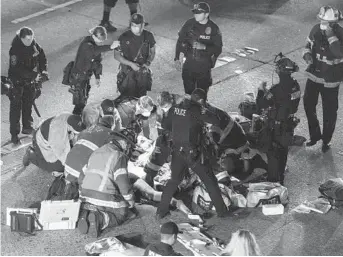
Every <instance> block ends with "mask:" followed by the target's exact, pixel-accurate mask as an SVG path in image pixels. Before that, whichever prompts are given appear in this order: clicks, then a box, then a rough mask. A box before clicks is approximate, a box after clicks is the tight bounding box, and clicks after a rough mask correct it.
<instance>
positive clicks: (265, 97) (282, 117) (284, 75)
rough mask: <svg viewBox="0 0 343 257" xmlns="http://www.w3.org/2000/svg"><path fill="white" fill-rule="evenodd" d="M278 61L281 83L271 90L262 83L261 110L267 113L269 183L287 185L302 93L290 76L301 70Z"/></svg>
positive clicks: (290, 62)
mask: <svg viewBox="0 0 343 257" xmlns="http://www.w3.org/2000/svg"><path fill="white" fill-rule="evenodd" d="M280 57H281V58H280V59H279V60H278V61H277V62H276V73H277V74H278V76H279V79H280V81H279V83H278V84H275V85H273V86H272V87H271V88H270V89H269V90H267V88H266V83H262V85H261V87H260V88H259V91H258V96H257V100H258V101H257V103H258V105H259V106H258V108H259V109H263V110H264V111H265V112H266V113H267V117H268V126H267V128H266V129H267V135H268V137H269V140H268V144H269V145H268V150H267V158H268V181H271V182H280V183H281V184H283V183H284V172H285V168H286V163H287V156H288V147H289V146H290V144H291V143H292V139H293V134H294V128H295V126H296V124H297V123H296V121H295V119H296V118H295V117H294V113H295V112H296V111H297V108H298V105H299V100H300V90H299V88H300V87H299V84H298V82H297V81H296V80H295V79H293V78H292V76H291V74H292V73H293V72H297V71H298V70H299V67H298V66H297V65H296V64H295V63H294V62H292V61H291V60H290V59H289V58H286V57H284V56H282V55H281V56H280Z"/></svg>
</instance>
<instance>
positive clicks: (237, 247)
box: [222, 229, 261, 256]
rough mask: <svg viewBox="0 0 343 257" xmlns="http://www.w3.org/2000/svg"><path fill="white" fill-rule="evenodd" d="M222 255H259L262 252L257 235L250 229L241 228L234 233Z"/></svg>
mask: <svg viewBox="0 0 343 257" xmlns="http://www.w3.org/2000/svg"><path fill="white" fill-rule="evenodd" d="M222 255H229V256H259V255H261V252H260V247H259V246H258V244H257V242H256V238H255V236H254V235H253V234H252V233H251V232H250V231H248V230H243V229H240V230H238V231H236V232H234V233H232V237H231V240H230V242H229V243H228V245H227V246H226V247H225V249H224V250H223V251H222Z"/></svg>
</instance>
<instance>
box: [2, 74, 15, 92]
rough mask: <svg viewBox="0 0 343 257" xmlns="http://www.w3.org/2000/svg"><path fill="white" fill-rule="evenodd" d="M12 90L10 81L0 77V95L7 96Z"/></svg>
mask: <svg viewBox="0 0 343 257" xmlns="http://www.w3.org/2000/svg"><path fill="white" fill-rule="evenodd" d="M12 88H13V83H12V81H11V80H10V79H9V78H8V77H5V76H1V95H8V93H9V92H10V90H11V89H12Z"/></svg>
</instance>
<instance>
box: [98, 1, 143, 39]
mask: <svg viewBox="0 0 343 257" xmlns="http://www.w3.org/2000/svg"><path fill="white" fill-rule="evenodd" d="M117 2H118V0H104V12H103V16H102V20H101V23H100V26H103V27H105V28H106V30H107V31H108V32H116V31H117V28H116V27H114V26H113V25H112V24H111V22H110V14H111V10H112V8H113V7H115V6H116V4H117ZM125 2H126V4H127V5H128V7H129V10H130V17H131V16H132V15H133V14H135V13H137V7H138V4H139V0H125ZM147 25H148V23H146V22H145V26H147Z"/></svg>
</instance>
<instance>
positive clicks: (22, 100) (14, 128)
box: [8, 27, 48, 144]
mask: <svg viewBox="0 0 343 257" xmlns="http://www.w3.org/2000/svg"><path fill="white" fill-rule="evenodd" d="M9 55H10V66H9V69H8V77H9V79H10V80H11V81H12V83H13V85H14V87H13V89H12V90H11V92H10V95H9V98H10V101H11V103H10V133H11V142H12V143H14V144H18V143H20V141H19V138H18V134H19V133H20V115H22V125H23V129H22V131H21V132H22V133H23V134H31V133H32V132H33V128H32V125H33V118H32V105H33V103H34V100H35V98H36V85H37V82H39V81H40V80H41V79H42V77H43V76H47V74H48V73H47V60H46V57H45V53H44V50H43V49H42V48H41V47H40V46H39V44H38V43H37V42H36V41H35V40H34V33H33V30H32V29H30V28H28V27H23V28H21V29H20V30H19V31H18V32H17V35H16V36H15V37H14V39H13V41H12V45H11V49H10V52H9Z"/></svg>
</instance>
